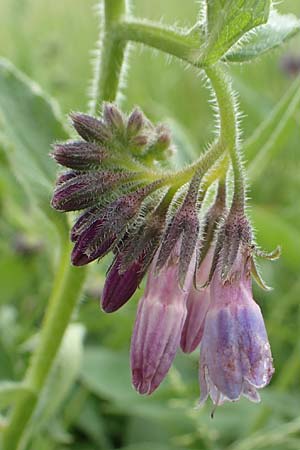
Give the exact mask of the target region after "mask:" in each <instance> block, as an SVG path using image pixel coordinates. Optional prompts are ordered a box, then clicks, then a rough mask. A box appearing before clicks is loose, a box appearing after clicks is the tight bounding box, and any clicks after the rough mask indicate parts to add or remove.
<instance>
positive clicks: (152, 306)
mask: <svg viewBox="0 0 300 450" xmlns="http://www.w3.org/2000/svg"><path fill="white" fill-rule="evenodd" d="M178 249H179V246H178V245H177V246H176V247H175V249H174V250H173V252H172V254H171V256H170V258H169V260H168V261H167V263H166V264H165V266H164V267H163V268H162V270H161V271H160V273H159V275H156V274H155V267H156V263H157V257H158V254H159V250H158V252H157V253H156V256H155V258H154V260H153V262H152V266H151V268H150V273H149V276H148V281H147V286H146V290H145V293H144V296H143V297H142V299H141V301H140V304H139V307H138V312H137V317H136V322H135V326H134V331H133V336H132V342H131V369H132V382H133V385H134V387H135V389H136V390H137V391H138V392H139V393H140V394H151V393H152V392H153V391H154V390H155V389H156V388H157V387H158V386H159V385H160V383H161V382H162V380H163V379H164V377H165V376H166V374H167V372H168V370H169V369H170V367H171V364H172V362H173V359H174V357H175V355H176V352H177V349H178V347H179V344H180V336H181V333H182V329H183V325H184V321H185V317H186V300H187V296H188V293H189V289H190V286H191V283H192V279H193V269H194V264H195V256H194V257H193V259H192V262H191V265H190V270H189V272H188V275H187V276H186V280H185V283H184V286H183V288H181V287H180V286H179V283H178Z"/></svg>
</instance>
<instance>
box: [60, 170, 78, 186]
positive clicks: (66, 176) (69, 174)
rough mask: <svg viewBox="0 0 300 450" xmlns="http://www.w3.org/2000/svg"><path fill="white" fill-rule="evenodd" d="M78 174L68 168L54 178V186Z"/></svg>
mask: <svg viewBox="0 0 300 450" xmlns="http://www.w3.org/2000/svg"><path fill="white" fill-rule="evenodd" d="M77 176H78V172H75V171H73V170H70V171H69V172H63V173H61V174H60V175H59V176H58V177H57V180H56V186H58V185H60V184H63V183H65V182H66V181H69V180H72V179H73V178H75V177H77Z"/></svg>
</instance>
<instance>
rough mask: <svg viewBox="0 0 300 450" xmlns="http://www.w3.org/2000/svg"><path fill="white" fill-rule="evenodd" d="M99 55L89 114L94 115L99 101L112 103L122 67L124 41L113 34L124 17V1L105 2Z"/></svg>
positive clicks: (110, 0)
mask: <svg viewBox="0 0 300 450" xmlns="http://www.w3.org/2000/svg"><path fill="white" fill-rule="evenodd" d="M103 8H104V9H103V14H102V23H101V26H100V28H101V33H100V39H99V44H100V48H99V54H98V56H97V60H96V63H95V75H94V81H93V86H92V99H91V103H90V113H91V114H93V115H95V114H96V112H97V107H98V104H100V99H101V101H104V100H106V101H114V100H115V98H116V93H117V92H118V88H119V83H120V75H121V71H122V67H123V61H124V54H125V48H126V41H122V40H120V39H118V37H117V36H116V34H115V33H114V29H115V27H116V26H118V27H119V26H120V22H121V20H123V19H124V17H125V15H126V9H127V8H126V1H125V0H113V1H112V0H105V1H104V5H103Z"/></svg>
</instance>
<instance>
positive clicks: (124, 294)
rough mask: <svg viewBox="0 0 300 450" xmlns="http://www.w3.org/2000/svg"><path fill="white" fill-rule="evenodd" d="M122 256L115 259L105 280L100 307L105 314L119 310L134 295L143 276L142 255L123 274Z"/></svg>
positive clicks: (144, 269)
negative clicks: (121, 270)
mask: <svg viewBox="0 0 300 450" xmlns="http://www.w3.org/2000/svg"><path fill="white" fill-rule="evenodd" d="M122 256H123V255H122V253H120V254H119V255H118V256H117V257H116V258H115V261H114V263H113V264H112V266H111V268H110V270H109V272H108V274H107V277H106V280H105V285H104V289H103V294H102V301H101V305H102V308H103V310H104V311H105V312H107V313H111V312H114V311H117V310H118V309H119V308H121V306H123V305H124V304H125V303H126V302H127V301H128V300H129V299H130V298H131V297H132V295H133V294H134V293H135V291H136V290H137V288H138V286H139V284H140V282H141V280H142V279H143V277H144V275H145V271H146V268H144V267H143V262H144V261H143V259H144V258H143V255H141V257H140V258H139V259H138V260H137V261H134V262H132V263H131V264H130V266H129V267H128V268H127V269H126V270H125V271H124V272H120V266H121V263H122Z"/></svg>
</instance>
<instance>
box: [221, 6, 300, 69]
mask: <svg viewBox="0 0 300 450" xmlns="http://www.w3.org/2000/svg"><path fill="white" fill-rule="evenodd" d="M299 31H300V20H299V19H297V17H296V16H294V15H293V14H286V15H281V14H279V13H278V12H277V11H275V10H272V11H271V13H270V17H269V20H268V23H266V24H265V25H262V26H260V27H258V28H257V30H255V33H253V34H250V35H249V38H248V39H247V40H245V41H244V42H242V43H241V44H239V43H238V44H237V45H236V46H235V47H234V48H232V49H231V50H230V51H229V52H228V53H227V54H226V60H227V61H230V62H243V61H249V60H251V59H253V58H256V57H257V56H260V55H262V54H264V53H266V52H268V51H269V50H273V49H275V48H276V47H279V46H280V45H281V44H282V43H284V42H285V41H287V40H288V39H290V38H291V37H293V36H295V34H296V33H298V32H299Z"/></svg>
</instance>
